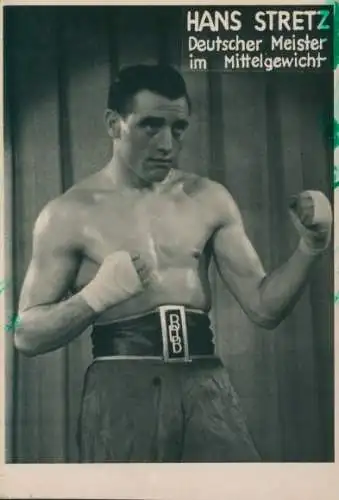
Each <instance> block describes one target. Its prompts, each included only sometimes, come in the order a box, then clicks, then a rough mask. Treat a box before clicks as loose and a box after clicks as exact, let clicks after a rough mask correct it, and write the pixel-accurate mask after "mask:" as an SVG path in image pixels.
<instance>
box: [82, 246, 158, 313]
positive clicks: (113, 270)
mask: <svg viewBox="0 0 339 500" xmlns="http://www.w3.org/2000/svg"><path fill="white" fill-rule="evenodd" d="M154 274H155V273H154V271H153V270H152V269H151V268H150V267H149V266H148V265H147V264H146V263H144V262H143V261H142V259H141V257H140V255H136V254H134V255H130V254H129V253H128V252H126V251H118V252H114V253H112V254H110V255H108V256H107V257H106V258H105V260H104V261H103V263H102V264H101V266H100V268H99V270H98V272H97V274H96V276H95V277H94V278H93V280H92V281H91V282H90V283H88V285H87V286H85V287H84V288H83V289H82V290H81V291H80V292H79V294H80V295H81V296H82V297H83V298H84V299H85V301H86V302H87V303H88V305H89V306H90V307H91V308H92V309H93V310H94V311H95V312H97V313H102V312H103V311H105V310H106V309H108V308H110V307H112V306H115V305H116V304H119V303H120V302H123V301H125V300H127V299H129V298H131V297H133V296H134V295H136V294H138V293H140V292H142V291H143V290H144V289H145V287H147V286H148V285H149V284H150V282H151V280H152V279H154Z"/></svg>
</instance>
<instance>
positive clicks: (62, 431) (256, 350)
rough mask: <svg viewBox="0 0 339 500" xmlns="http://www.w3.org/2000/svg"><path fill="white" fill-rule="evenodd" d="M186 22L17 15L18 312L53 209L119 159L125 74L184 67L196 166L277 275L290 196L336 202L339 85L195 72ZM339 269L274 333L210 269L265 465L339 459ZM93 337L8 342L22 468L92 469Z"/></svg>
mask: <svg viewBox="0 0 339 500" xmlns="http://www.w3.org/2000/svg"><path fill="white" fill-rule="evenodd" d="M180 15H181V14H180V10H177V9H175V8H167V7H160V8H154V7H152V8H151V7H142V8H141V7H138V8H136V7H134V8H110V9H109V8H108V9H107V8H94V7H87V8H86V7H82V8H73V7H57V8H55V7H18V8H15V7H7V8H6V9H5V37H6V38H5V64H6V66H5V67H6V73H5V78H6V81H5V84H6V109H5V118H6V129H5V146H6V156H5V160H6V173H7V179H8V186H10V188H11V191H10V192H7V193H6V196H7V199H9V200H10V201H11V213H10V214H8V220H9V221H10V223H9V224H10V226H11V227H10V231H11V235H10V234H6V238H7V239H8V238H12V239H11V240H10V241H11V242H12V246H11V256H10V259H8V262H12V263H13V265H12V266H11V267H12V269H8V270H7V273H8V276H9V277H10V279H11V284H12V287H11V288H10V290H11V297H10V299H11V300H10V301H9V303H11V301H12V302H13V304H14V306H15V304H17V300H18V295H19V292H20V287H21V284H22V281H23V278H24V275H25V272H26V269H27V265H28V263H29V260H30V257H31V246H32V228H33V224H34V221H35V219H36V217H37V215H38V213H39V212H40V210H41V209H42V207H43V206H44V205H45V204H46V203H47V202H48V201H49V200H50V199H52V198H54V197H56V196H58V195H59V194H60V193H62V192H63V191H64V190H66V189H68V188H69V187H70V186H71V185H72V184H73V183H74V182H77V181H79V180H81V179H83V178H84V177H86V176H87V175H89V174H92V173H93V172H95V171H97V170H98V169H100V168H102V167H103V166H104V165H105V162H107V160H108V159H109V157H110V154H111V146H110V140H109V137H108V136H107V134H106V131H105V128H104V121H103V112H104V109H105V104H106V98H107V92H108V86H109V82H110V78H111V77H112V76H114V75H115V74H116V70H117V68H118V67H119V66H122V65H128V64H133V63H140V62H148V63H151V62H157V61H161V62H169V63H172V64H174V65H175V66H176V67H178V68H180V69H181V70H182V71H183V74H184V77H185V79H186V82H187V85H188V89H189V93H190V95H191V98H192V102H193V117H192V126H191V128H190V130H189V133H188V137H187V144H186V147H185V150H184V151H183V155H182V158H181V168H182V169H183V170H186V171H190V172H196V173H198V174H200V175H205V176H209V177H210V178H212V179H215V180H217V181H219V182H221V183H223V184H224V185H225V186H227V188H228V189H229V190H230V191H231V193H232V195H233V197H234V198H235V200H236V201H237V203H238V205H239V207H240V210H241V212H242V215H243V218H244V223H245V227H246V230H247V232H248V235H249V237H250V238H251V240H252V241H253V244H254V246H255V247H256V249H257V251H258V253H259V255H260V257H261V258H262V260H263V263H264V266H265V267H266V269H267V270H272V269H274V268H275V267H276V266H278V265H279V263H281V262H283V261H284V259H286V258H287V257H288V256H289V254H290V253H291V252H292V251H293V249H294V248H295V245H296V242H297V236H296V234H295V232H294V230H293V227H292V224H291V222H290V220H289V216H288V211H287V203H288V196H290V195H291V194H294V193H297V192H299V191H301V190H303V189H321V190H323V191H324V192H325V193H327V194H328V195H330V192H331V186H330V178H331V175H330V166H331V163H330V162H331V154H332V145H331V139H330V126H331V125H330V124H331V112H330V110H331V92H332V86H331V85H332V83H331V79H330V78H325V77H324V75H314V76H312V75H306V74H303V73H299V74H293V73H291V74H284V75H281V74H280V75H279V74H275V75H274V74H269V73H266V74H265V73H254V72H253V73H251V74H250V73H233V74H231V73H228V74H227V73H220V72H217V71H211V72H209V73H207V72H205V73H204V72H190V71H189V70H188V62H187V60H185V58H184V57H182V50H181V44H180V29H181V28H180ZM141 19H142V22H140V20H141ZM7 206H9V205H8V204H7ZM331 259H332V254H331V252H329V253H328V254H327V255H326V256H324V257H323V258H322V259H321V260H320V261H319V262H318V263H317V265H316V268H315V269H314V272H313V274H312V277H311V280H310V282H309V285H308V286H307V288H306V290H305V292H304V293H303V296H302V298H301V300H300V302H299V303H298V305H297V306H296V308H295V310H294V311H293V313H292V314H291V315H290V316H289V317H288V318H287V319H286V320H285V321H284V322H283V323H282V324H281V325H280V326H279V327H278V328H277V329H276V330H274V331H265V330H262V329H260V328H258V327H256V326H254V325H252V324H251V323H250V321H249V320H248V319H247V318H246V316H245V315H244V314H243V313H242V311H241V310H240V308H239V306H238V305H237V303H236V302H235V300H234V299H233V298H232V296H231V295H230V294H229V292H228V291H227V290H226V289H225V287H224V286H223V285H222V284H221V282H220V280H219V278H218V277H217V276H216V273H215V271H214V269H213V268H212V269H211V280H212V282H213V294H214V308H213V310H212V312H211V318H212V323H213V325H214V328H215V330H216V332H217V333H218V348H219V350H220V354H221V356H222V358H223V359H224V361H225V363H226V364H227V366H228V369H229V371H230V375H231V377H232V380H233V384H234V386H235V388H236V390H237V391H238V394H239V396H240V398H241V401H242V404H243V407H244V410H245V413H246V415H247V419H248V423H249V427H250V430H251V432H252V434H253V438H254V440H255V442H256V443H257V446H258V448H259V450H260V452H261V454H262V456H263V458H264V460H265V461H331V460H333V334H332V331H333V324H332V322H333V319H332V318H333V309H332V307H333V304H332V279H333V270H332V267H331ZM89 340H90V339H89V332H85V333H84V334H83V335H82V336H81V337H80V338H78V339H77V340H75V341H74V342H72V343H71V344H70V345H68V346H67V347H65V348H63V349H60V350H58V351H56V352H54V353H50V354H46V355H43V356H40V357H37V358H31V359H26V358H24V357H23V356H22V355H21V354H18V353H17V352H15V351H14V349H13V347H12V338H11V335H10V333H6V357H7V405H6V408H7V415H6V423H7V443H6V448H7V457H8V458H7V459H8V461H14V462H75V461H77V459H78V457H77V448H76V443H75V429H76V423H77V415H78V410H79V402H80V395H81V389H82V383H83V376H84V372H85V370H86V367H87V366H88V364H89V363H90V360H91V354H90V342H89Z"/></svg>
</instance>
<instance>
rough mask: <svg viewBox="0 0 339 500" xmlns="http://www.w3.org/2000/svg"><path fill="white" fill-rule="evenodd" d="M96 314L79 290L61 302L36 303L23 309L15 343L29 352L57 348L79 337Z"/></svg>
mask: <svg viewBox="0 0 339 500" xmlns="http://www.w3.org/2000/svg"><path fill="white" fill-rule="evenodd" d="M96 316H97V314H96V313H95V312H94V311H93V309H91V308H90V307H89V305H88V304H87V303H86V301H85V300H84V299H83V298H82V297H81V296H80V295H79V294H77V295H74V296H72V297H70V298H69V299H67V300H65V301H63V302H60V303H58V304H51V305H42V306H37V307H32V308H30V309H27V310H25V311H22V312H19V319H20V321H19V322H18V323H19V324H18V327H17V328H16V331H15V335H14V341H15V345H16V347H17V348H18V349H19V350H20V351H21V352H23V353H24V354H26V355H28V356H35V355H38V354H44V353H46V352H49V351H53V350H55V349H58V348H60V347H62V346H64V345H66V344H68V343H69V342H71V341H72V340H74V339H75V338H76V337H78V336H79V335H80V334H81V333H82V332H83V331H84V330H85V329H86V328H87V327H88V326H90V325H91V324H92V323H93V321H94V320H95V318H96Z"/></svg>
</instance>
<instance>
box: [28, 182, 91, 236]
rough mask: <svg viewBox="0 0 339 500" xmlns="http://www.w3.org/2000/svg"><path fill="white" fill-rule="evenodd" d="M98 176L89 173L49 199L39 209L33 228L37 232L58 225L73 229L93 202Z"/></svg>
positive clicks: (65, 228)
mask: <svg viewBox="0 0 339 500" xmlns="http://www.w3.org/2000/svg"><path fill="white" fill-rule="evenodd" d="M98 178H99V176H98V174H94V175H91V176H90V177H87V178H85V179H84V180H82V181H80V182H79V183H77V184H74V185H73V186H72V187H71V188H70V189H68V190H67V191H66V192H65V193H63V194H61V195H60V196H58V197H57V198H54V199H53V200H51V201H49V202H48V203H47V204H46V205H45V206H44V207H43V209H42V210H41V212H40V214H39V216H38V218H37V220H36V223H35V229H36V230H37V231H38V232H39V231H45V230H48V229H49V228H52V227H54V228H55V227H59V226H60V227H63V228H64V230H65V231H67V229H70V230H73V229H74V228H75V227H76V226H77V225H78V224H79V223H80V222H81V221H82V219H83V217H84V215H85V214H86V212H87V210H88V208H89V207H90V206H91V205H92V204H94V202H95V193H96V191H97V189H96V185H97V184H98V181H97V179H98Z"/></svg>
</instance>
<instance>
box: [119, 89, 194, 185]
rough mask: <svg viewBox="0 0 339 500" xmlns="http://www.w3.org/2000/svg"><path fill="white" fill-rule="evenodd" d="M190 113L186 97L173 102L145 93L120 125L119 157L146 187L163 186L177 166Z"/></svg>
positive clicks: (137, 97)
mask: <svg viewBox="0 0 339 500" xmlns="http://www.w3.org/2000/svg"><path fill="white" fill-rule="evenodd" d="M188 119H189V110H188V104H187V100H186V98H185V97H180V98H179V99H175V100H170V99H167V98H166V97H163V96H161V95H158V94H156V93H153V92H150V91H148V90H142V91H140V92H138V93H137V94H136V95H135V96H134V99H133V103H132V111H131V112H130V113H129V114H128V115H127V116H126V117H125V118H123V119H121V122H120V139H119V141H118V154H119V156H120V158H121V159H122V160H123V162H124V163H125V165H126V167H127V168H130V169H131V170H132V171H133V173H134V174H135V175H136V176H137V177H138V178H139V179H141V180H143V181H144V182H146V183H153V182H161V181H162V180H164V179H165V178H166V176H167V175H168V173H169V170H170V169H171V168H176V167H177V164H178V157H179V152H180V150H181V147H182V140H183V135H184V132H185V130H186V128H187V126H188Z"/></svg>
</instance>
